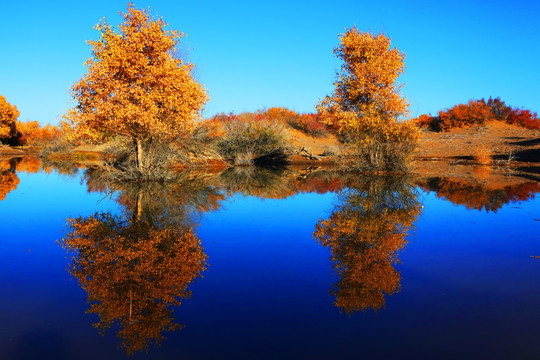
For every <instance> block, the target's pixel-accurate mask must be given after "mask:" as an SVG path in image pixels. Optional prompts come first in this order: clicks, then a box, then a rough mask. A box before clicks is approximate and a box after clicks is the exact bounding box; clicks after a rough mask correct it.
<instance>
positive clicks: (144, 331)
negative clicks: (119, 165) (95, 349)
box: [61, 184, 215, 354]
mask: <svg viewBox="0 0 540 360" xmlns="http://www.w3.org/2000/svg"><path fill="white" fill-rule="evenodd" d="M156 186H159V184H157V185H156ZM117 192H118V193H119V194H118V197H117V199H118V201H119V202H120V203H121V204H123V206H124V208H125V212H124V214H123V215H113V214H111V213H101V214H100V213H96V214H94V215H92V216H89V217H86V218H83V217H79V218H70V219H68V228H69V232H68V234H67V235H66V236H65V237H64V238H63V239H62V240H61V244H62V246H63V247H64V248H66V249H67V250H68V252H70V253H71V254H72V258H71V265H70V269H69V271H70V273H71V274H72V275H73V276H74V277H75V278H77V279H78V281H79V284H80V285H81V287H82V288H83V289H84V290H85V291H86V292H87V294H88V302H89V303H90V308H89V310H88V312H89V313H94V314H97V315H98V316H99V322H98V323H97V324H95V326H96V327H97V328H98V329H99V330H100V331H101V332H104V331H105V330H107V329H108V328H110V327H111V326H117V327H118V329H119V330H118V337H119V338H120V339H121V340H122V344H121V345H122V347H124V348H125V350H126V352H127V353H128V354H133V353H135V352H138V351H141V350H143V351H148V349H149V347H150V345H152V344H159V343H160V342H161V340H162V339H163V338H164V336H163V333H165V332H168V331H173V330H177V329H180V328H181V327H182V326H181V325H179V324H177V323H176V322H175V321H174V317H173V309H172V308H173V307H174V306H179V305H180V304H181V302H182V300H183V299H186V298H188V297H189V296H190V291H189V290H188V286H189V285H190V284H191V283H192V282H193V281H194V280H195V279H196V278H198V277H200V276H201V274H202V272H203V271H204V270H205V268H206V265H207V263H206V259H207V256H206V254H205V253H204V250H203V248H202V245H201V242H200V239H199V238H198V237H197V235H196V234H195V233H194V230H193V227H194V225H193V221H192V220H191V219H192V217H191V216H189V215H188V214H186V212H185V210H186V209H187V208H190V209H192V210H193V209H194V208H193V207H192V206H193V204H196V203H197V201H194V202H192V203H190V204H186V202H187V201H188V198H186V196H185V193H184V195H183V196H178V197H175V196H173V195H171V194H170V193H167V192H163V189H162V188H160V189H154V188H153V186H152V185H150V184H128V185H124V186H123V189H122V190H119V189H117ZM158 193H161V194H164V195H163V196H157V194H158ZM206 195H208V194H206ZM163 199H168V200H169V201H162V200H163ZM172 199H175V200H177V202H173V201H172ZM182 200H183V202H182ZM212 200H213V199H212ZM199 205H201V206H203V209H204V210H206V209H209V208H212V206H214V205H215V204H213V205H209V204H207V203H205V204H199ZM183 210H184V211H183Z"/></svg>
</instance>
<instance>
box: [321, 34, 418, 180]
mask: <svg viewBox="0 0 540 360" xmlns="http://www.w3.org/2000/svg"><path fill="white" fill-rule="evenodd" d="M340 40H341V43H340V45H339V46H338V47H337V48H335V49H334V54H336V56H337V57H338V58H339V59H341V60H342V61H343V65H342V66H341V70H340V71H339V72H338V74H337V79H336V82H335V89H334V92H333V93H332V94H331V95H329V96H327V97H326V98H325V99H324V100H323V101H322V102H321V103H320V104H319V105H318V107H317V111H318V113H319V116H320V117H321V118H322V119H323V121H324V122H325V123H326V124H328V125H329V126H330V127H331V128H333V129H334V130H335V131H337V132H338V133H339V134H340V135H341V139H342V140H343V141H344V142H346V143H349V144H352V145H354V146H356V147H357V148H358V150H359V151H360V152H361V153H362V154H363V155H365V159H364V160H365V162H367V164H368V165H369V166H370V167H374V168H377V169H384V168H388V167H389V166H390V167H392V166H393V164H392V162H394V161H396V160H402V156H398V159H395V158H394V155H397V154H401V153H404V154H405V155H406V154H407V153H410V152H411V151H412V150H413V149H414V146H415V144H416V141H417V139H418V136H419V134H418V132H417V131H416V130H415V129H414V127H413V126H412V124H410V123H400V122H398V121H397V120H398V118H399V117H400V116H405V115H407V114H408V110H407V107H408V103H407V100H406V99H405V97H403V96H402V95H401V94H400V89H401V85H399V84H396V80H397V78H398V77H399V75H400V74H402V73H403V72H404V70H405V65H404V59H405V54H404V53H403V52H401V51H399V50H398V49H396V48H393V49H391V48H390V38H388V37H387V36H385V35H384V34H378V35H374V34H372V33H370V32H365V33H363V32H360V31H358V29H357V28H355V27H353V28H351V29H348V30H347V31H346V32H345V33H344V34H341V35H340ZM393 145H399V146H393Z"/></svg>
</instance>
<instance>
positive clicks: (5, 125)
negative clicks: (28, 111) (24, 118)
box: [0, 95, 20, 146]
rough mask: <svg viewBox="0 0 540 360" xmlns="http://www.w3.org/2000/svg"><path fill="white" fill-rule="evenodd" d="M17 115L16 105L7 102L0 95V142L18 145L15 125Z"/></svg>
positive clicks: (18, 135)
mask: <svg viewBox="0 0 540 360" xmlns="http://www.w3.org/2000/svg"><path fill="white" fill-rule="evenodd" d="M18 117H19V110H17V107H16V106H15V105H11V104H10V103H8V102H7V101H6V98H5V97H3V96H2V95H0V143H4V144H8V145H12V146H14V145H19V144H18V140H19V139H18V138H19V137H20V134H19V133H18V131H17V127H16V121H17V118H18Z"/></svg>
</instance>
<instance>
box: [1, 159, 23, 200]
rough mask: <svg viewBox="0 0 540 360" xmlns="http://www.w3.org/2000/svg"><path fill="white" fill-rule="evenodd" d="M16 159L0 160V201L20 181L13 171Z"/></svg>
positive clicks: (15, 187)
mask: <svg viewBox="0 0 540 360" xmlns="http://www.w3.org/2000/svg"><path fill="white" fill-rule="evenodd" d="M16 160H17V159H4V160H0V201H2V200H4V199H5V198H6V196H7V194H9V193H10V192H11V191H12V190H15V189H17V186H18V185H19V183H20V180H19V178H18V177H17V174H16V172H15V169H16V164H17V161H16Z"/></svg>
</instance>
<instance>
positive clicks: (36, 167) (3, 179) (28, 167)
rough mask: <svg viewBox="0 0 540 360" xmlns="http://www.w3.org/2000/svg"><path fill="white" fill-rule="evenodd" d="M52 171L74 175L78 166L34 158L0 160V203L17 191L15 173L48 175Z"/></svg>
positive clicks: (17, 181) (18, 181) (17, 182)
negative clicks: (40, 172)
mask: <svg viewBox="0 0 540 360" xmlns="http://www.w3.org/2000/svg"><path fill="white" fill-rule="evenodd" d="M53 170H55V171H57V172H58V173H59V174H62V175H74V174H76V173H77V172H78V171H79V166H78V165H77V164H74V163H72V162H58V163H54V162H50V161H48V162H47V161H46V162H42V161H41V159H39V158H37V157H34V156H24V157H8V158H0V201H2V200H4V199H5V198H6V196H7V195H8V194H9V193H10V192H11V191H13V190H16V189H17V186H18V185H19V183H20V179H19V177H18V176H17V173H27V174H35V173H38V172H39V171H43V172H45V173H47V174H50V173H51V172H52V171H53Z"/></svg>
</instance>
